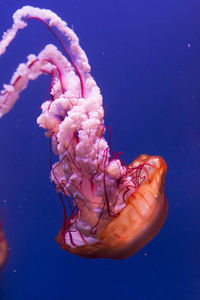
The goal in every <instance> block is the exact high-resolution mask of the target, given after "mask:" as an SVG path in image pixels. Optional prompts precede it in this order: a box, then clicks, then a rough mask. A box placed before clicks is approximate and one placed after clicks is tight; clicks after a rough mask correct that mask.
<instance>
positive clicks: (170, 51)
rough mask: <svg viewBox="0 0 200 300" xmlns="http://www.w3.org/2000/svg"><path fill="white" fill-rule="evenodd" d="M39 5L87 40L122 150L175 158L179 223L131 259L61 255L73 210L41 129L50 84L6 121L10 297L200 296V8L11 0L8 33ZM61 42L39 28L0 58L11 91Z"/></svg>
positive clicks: (4, 8) (33, 86)
mask: <svg viewBox="0 0 200 300" xmlns="http://www.w3.org/2000/svg"><path fill="white" fill-rule="evenodd" d="M27 4H29V5H33V6H39V7H41V8H49V9H52V10H53V11H55V12H56V13H57V14H58V15H59V16H61V17H62V18H63V19H64V20H66V21H67V22H68V24H69V25H70V26H73V28H74V30H75V32H76V33H77V35H78V36H79V38H80V43H81V46H82V47H83V49H84V50H85V51H86V53H87V55H88V58H89V61H90V64H91V66H92V75H93V76H94V78H95V80H96V81H97V84H98V85H99V87H100V88H101V92H102V95H103V98H104V107H106V116H105V122H106V125H109V126H110V127H111V130H112V148H113V149H114V150H115V151H116V152H118V151H122V152H123V154H122V159H123V160H124V161H126V162H127V163H130V162H131V161H132V160H133V159H134V158H136V156H138V155H139V154H141V153H148V154H150V155H161V156H162V157H163V158H164V159H165V160H166V162H167V165H168V171H167V176H166V194H167V198H168V201H169V215H168V218H167V221H166V223H165V225H164V226H163V228H162V230H161V231H160V233H159V234H158V235H157V236H156V237H155V238H154V239H153V240H152V241H151V242H150V243H149V244H147V245H146V246H145V247H144V248H143V249H142V250H141V251H139V252H138V253H137V254H135V255H134V256H133V257H130V258H129V259H126V260H122V261H111V260H103V259H101V260H96V259H95V260H89V259H83V258H79V257H76V256H73V255H71V254H69V253H66V252H64V251H63V250H61V249H60V248H59V246H58V244H57V243H56V241H55V236H56V234H57V233H58V231H59V229H60V226H61V224H62V218H63V211H62V207H61V205H60V202H59V199H58V197H57V194H56V192H55V190H54V188H53V187H52V185H51V183H50V181H49V141H48V139H47V138H46V137H45V136H44V132H43V130H42V129H40V128H38V126H37V124H36V118H37V116H38V115H39V114H40V105H41V103H42V102H43V100H44V97H45V95H46V92H47V90H48V87H49V78H48V77H46V76H43V77H41V78H39V79H38V80H37V81H34V82H31V83H30V84H29V87H28V89H27V90H25V91H24V92H23V93H22V95H21V97H20V99H19V101H18V103H17V104H16V105H15V107H14V109H12V111H11V112H10V113H9V114H7V115H6V116H5V117H3V118H2V119H1V120H0V141H1V147H0V191H1V194H0V204H1V206H3V207H5V209H4V210H5V221H4V227H5V233H6V236H7V239H8V241H9V247H10V251H9V259H8V261H7V264H6V266H5V269H4V271H3V272H2V274H1V278H0V280H1V281H0V299H1V300H19V299H20V300H25V299H26V300H27V299H29V300H32V299H34V300H35V299H39V300H40V299H48V300H55V299H74V300H77V299H80V298H81V299H87V300H90V299H95V300H99V299H105V300H108V299H109V300H110V299H131V300H132V299H133V300H169V299H170V300H171V299H181V300H199V299H200V239H199V237H200V217H199V215H200V214H199V210H200V203H199V201H200V180H199V166H200V158H199V153H200V2H199V1H197V0H196V1H195V0H188V1H186V0H176V1H174V0H168V1H160V0H146V1H144V0H140V1H138V0H137V1H134V0H132V1H131V0H124V1H123V0H121V1H117V0H115V1H113V0H109V1H106V0H101V1H94V0H93V1H92V0H85V1H83V0H82V1H81V0H66V1H45V0H40V1H33V0H32V1H22V0H18V1H14V0H13V1H11V0H7V1H5V0H4V1H0V31H1V32H3V31H5V30H6V29H7V28H9V27H10V26H11V23H12V19H11V17H12V14H13V12H14V11H15V10H16V9H18V8H20V7H22V6H23V5H27ZM49 42H51V43H55V44H56V42H55V39H54V38H53V37H51V35H50V33H49V32H48V31H47V29H46V28H45V27H44V26H42V24H41V23H39V22H38V23H37V22H36V21H31V22H30V23H29V26H28V27H27V28H26V29H25V30H23V31H21V32H19V33H18V35H17V38H16V39H15V41H14V42H13V43H12V44H11V46H10V47H9V48H8V51H7V53H6V54H4V55H3V56H2V57H1V58H0V70H1V72H0V84H1V86H2V84H3V83H8V82H9V80H10V77H11V75H12V73H13V72H14V70H15V68H16V67H17V65H18V64H19V63H20V62H24V61H26V56H27V55H28V54H29V53H35V54H37V53H38V52H39V51H41V49H42V48H43V47H44V45H45V44H47V43H49ZM146 254H147V255H146Z"/></svg>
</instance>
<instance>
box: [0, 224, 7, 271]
mask: <svg viewBox="0 0 200 300" xmlns="http://www.w3.org/2000/svg"><path fill="white" fill-rule="evenodd" d="M7 254H8V244H7V241H6V239H5V235H4V232H3V227H2V223H1V222H0V270H1V269H2V267H3V266H4V264H5V262H6V258H7Z"/></svg>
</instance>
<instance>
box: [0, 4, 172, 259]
mask: <svg viewBox="0 0 200 300" xmlns="http://www.w3.org/2000/svg"><path fill="white" fill-rule="evenodd" d="M30 19H37V20H40V21H42V22H43V23H44V24H45V25H46V26H47V27H48V29H49V30H50V31H51V33H53V35H54V36H55V37H56V38H57V40H58V41H59V42H60V44H61V46H62V48H63V50H64V52H65V54H66V56H67V57H68V58H67V57H66V56H64V55H63V54H62V53H61V52H60V51H59V50H58V49H57V48H56V47H55V46H54V45H47V46H46V47H45V48H44V49H43V50H42V51H41V52H40V53H39V54H38V55H37V56H36V55H34V54H30V55H29V56H28V61H27V63H22V64H20V65H19V66H18V68H17V70H16V72H15V73H14V75H13V76H12V78H11V81H10V84H7V85H4V89H3V90H2V91H1V95H0V116H1V117H2V116H3V115H4V114H5V113H7V112H9V111H10V109H11V108H12V106H13V105H14V103H15V102H16V100H17V99H18V98H19V94H20V93H21V91H23V90H24V89H25V88H26V87H27V84H28V82H29V80H35V79H36V78H37V77H39V76H40V75H42V74H47V75H49V76H50V78H51V80H50V98H49V100H48V101H45V102H44V103H43V104H42V106H41V108H42V113H41V115H40V116H39V117H38V119H37V123H38V124H39V126H41V127H42V128H44V129H46V130H47V132H46V136H48V137H49V138H50V139H51V142H52V149H53V151H54V153H55V154H56V155H58V158H59V160H58V161H57V162H56V163H55V164H54V165H53V166H52V169H51V181H52V182H53V184H54V185H55V187H56V189H57V192H58V195H59V197H60V199H61V202H62V205H63V208H64V220H63V225H62V228H61V230H60V232H59V234H58V235H57V242H58V243H59V244H60V246H61V248H63V249H65V250H66V251H68V252H71V253H73V254H76V255H79V256H82V257H87V258H102V257H103V258H110V259H122V258H126V257H129V256H130V255H132V254H134V253H135V252H136V251H138V250H139V249H141V248H142V247H143V246H144V245H145V244H146V243H147V242H149V241H150V240H151V239H152V238H153V237H154V236H155V235H156V234H157V233H158V231H159V230H160V228H161V227H162V225H163V223H164V221H165V219H166V216H167V209H168V205H167V200H166V196H165V193H164V179H165V173H166V169H167V167H166V163H165V162H164V160H163V159H162V158H161V157H159V156H149V155H146V154H144V155H140V156H139V157H138V158H136V159H135V160H134V161H133V162H132V163H131V164H130V165H126V164H125V163H123V162H122V161H121V159H120V157H119V155H117V154H115V153H114V152H113V151H112V150H111V149H110V148H109V146H108V143H107V142H106V140H105V138H104V133H105V125H104V110H103V107H102V96H101V93H100V89H99V88H98V86H97V84H96V82H95V80H94V79H93V77H92V76H91V74H90V65H89V63H88V59H87V56H86V54H85V52H84V51H83V49H82V48H81V47H80V45H79V39H78V37H77V36H76V34H75V33H74V32H73V30H71V29H70V28H69V27H68V26H67V24H66V22H64V21H63V20H61V19H60V18H59V17H58V16H57V15H56V14H55V13H53V12H52V11H50V10H47V9H39V8H34V7H30V6H25V7H23V8H21V9H19V10H17V11H16V12H15V14H14V15H13V20H14V23H13V25H12V27H11V28H10V29H9V30H8V31H7V32H5V33H4V35H3V38H2V40H1V42H0V54H1V55H2V54H3V53H4V52H5V50H6V48H7V46H8V45H9V44H10V42H11V41H12V40H13V39H14V38H15V35H16V33H17V31H18V30H19V29H23V28H24V27H26V26H27V21H28V20H30ZM61 34H62V37H61ZM47 201H48V199H47ZM66 207H67V209H66Z"/></svg>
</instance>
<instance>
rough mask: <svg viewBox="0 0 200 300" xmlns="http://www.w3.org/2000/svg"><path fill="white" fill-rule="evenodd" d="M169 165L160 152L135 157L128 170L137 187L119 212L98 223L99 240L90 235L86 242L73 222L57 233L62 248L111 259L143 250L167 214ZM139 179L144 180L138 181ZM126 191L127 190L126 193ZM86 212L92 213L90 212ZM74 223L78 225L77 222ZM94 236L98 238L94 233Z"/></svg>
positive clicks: (75, 252)
mask: <svg viewBox="0 0 200 300" xmlns="http://www.w3.org/2000/svg"><path fill="white" fill-rule="evenodd" d="M166 169H167V167H166V163H165V162H164V160H163V159H162V158H161V157H159V156H152V157H150V156H148V155H141V156H139V157H138V158H137V159H135V160H134V161H133V162H132V164H131V165H129V166H128V172H129V176H130V175H131V174H130V173H132V175H133V177H132V183H134V184H135V186H136V188H135V191H134V192H133V193H132V194H131V195H129V196H128V197H127V201H126V204H125V206H124V208H123V209H122V210H121V211H120V212H119V213H118V214H116V215H115V216H110V217H108V218H107V220H106V221H105V222H104V224H103V225H102V226H101V225H100V224H98V225H97V228H96V233H95V239H96V241H92V242H91V243H90V241H89V240H88V241H87V239H85V241H84V242H83V237H81V233H80V232H78V230H75V231H74V230H73V229H71V228H70V226H66V228H65V230H63V228H62V229H61V231H60V233H59V234H58V236H57V242H58V243H59V244H60V246H61V248H63V249H64V250H66V251H68V252H71V253H73V254H76V255H79V256H83V257H87V258H99V257H103V258H110V259H122V258H127V257H129V256H131V255H133V254H134V253H135V252H137V251H138V250H140V249H141V248H142V247H143V246H144V245H145V244H146V243H148V242H149V241H150V240H151V239H152V238H153V237H154V236H155V235H156V234H157V233H158V231H159V230H160V229H161V227H162V225H163V223H164V221H165V219H166V216H167V211H168V204H167V199H166V196H165V193H164V180H165V174H166ZM138 180H141V181H142V182H141V183H137V181H138ZM129 184H130V183H129ZM137 184H138V186H137ZM126 192H127V190H124V191H123V195H124V194H125V193H126ZM84 209H85V207H84V206H83V207H82V210H84ZM82 213H84V212H83V211H81V212H80V214H82ZM85 215H86V216H88V214H87V213H85ZM88 219H89V218H88ZM89 221H90V220H88V223H89ZM99 223H101V221H100V222H99ZM71 227H74V228H75V226H74V224H73V226H71ZM77 228H78V227H77V225H76V229H77ZM91 236H92V237H93V239H94V233H93V234H92V233H91Z"/></svg>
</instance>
